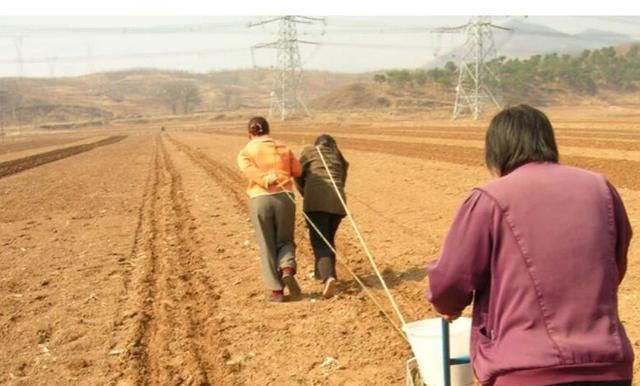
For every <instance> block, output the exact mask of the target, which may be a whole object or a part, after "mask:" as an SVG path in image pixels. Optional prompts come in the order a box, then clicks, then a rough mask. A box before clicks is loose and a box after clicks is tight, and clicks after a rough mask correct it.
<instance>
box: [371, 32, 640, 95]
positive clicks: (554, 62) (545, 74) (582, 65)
mask: <svg viewBox="0 0 640 386" xmlns="http://www.w3.org/2000/svg"><path fill="white" fill-rule="evenodd" d="M489 65H490V66H491V67H493V68H496V69H497V70H498V73H499V75H500V80H501V82H502V87H503V89H505V91H510V92H513V93H526V92H527V91H529V90H531V89H533V88H537V87H540V86H542V85H550V84H554V85H557V86H558V87H561V88H565V89H568V90H570V91H573V92H575V93H578V94H584V95H595V94H596V93H597V92H598V90H600V89H606V90H615V91H623V92H631V91H637V90H638V89H639V87H640V44H636V45H632V46H631V47H630V48H629V49H628V50H627V51H626V53H624V54H623V53H620V52H618V51H617V50H616V49H615V48H614V47H606V48H601V49H596V50H585V51H583V52H582V53H580V54H578V55H568V54H564V55H559V54H557V53H550V54H545V55H533V56H531V57H529V58H526V59H517V58H514V59H508V58H506V57H504V56H502V57H499V58H497V59H495V60H493V61H492V62H490V63H489ZM457 70H458V68H457V66H456V64H455V63H454V62H451V61H449V62H447V63H446V64H445V65H444V66H443V67H442V68H433V69H430V70H391V71H386V72H384V73H378V74H375V75H374V76H373V81H374V82H376V83H379V84H385V83H386V84H389V85H391V86H396V87H408V86H410V87H416V86H423V85H425V84H427V82H434V83H438V84H441V85H443V86H445V87H453V86H455V84H456V82H457V76H458V75H457Z"/></svg>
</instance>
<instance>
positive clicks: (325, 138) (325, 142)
mask: <svg viewBox="0 0 640 386" xmlns="http://www.w3.org/2000/svg"><path fill="white" fill-rule="evenodd" d="M314 145H315V146H324V147H328V148H329V149H331V151H333V152H334V153H335V154H336V155H337V156H338V158H339V159H340V161H342V163H343V164H345V165H349V162H347V160H346V159H345V158H344V156H343V155H342V152H341V151H340V149H338V144H337V143H336V140H335V139H334V138H333V137H332V136H330V135H329V134H322V135H321V136H319V137H318V138H316V141H315V142H314Z"/></svg>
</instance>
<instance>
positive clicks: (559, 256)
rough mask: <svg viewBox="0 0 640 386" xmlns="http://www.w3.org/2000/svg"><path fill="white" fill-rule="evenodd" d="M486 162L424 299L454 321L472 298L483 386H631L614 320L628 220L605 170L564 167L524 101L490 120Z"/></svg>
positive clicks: (627, 350) (544, 124) (628, 354)
mask: <svg viewBox="0 0 640 386" xmlns="http://www.w3.org/2000/svg"><path fill="white" fill-rule="evenodd" d="M485 152H486V163H487V166H488V168H489V169H490V170H491V171H492V172H493V173H494V174H496V175H497V177H498V178H497V179H495V180H493V181H492V182H490V183H488V184H486V185H485V186H483V187H480V188H476V189H474V190H473V191H472V192H471V194H470V195H469V197H467V199H466V200H465V202H464V203H463V204H462V206H461V207H460V209H459V210H458V213H457V215H456V218H455V221H454V223H453V225H452V227H451V229H450V230H449V234H448V235H447V238H446V241H445V243H444V246H443V248H442V252H441V255H440V258H439V259H438V260H437V261H436V262H435V263H433V264H432V265H430V266H429V268H428V275H429V294H428V298H429V301H430V302H431V303H433V305H434V307H435V309H436V310H437V311H438V312H439V313H440V314H442V316H443V317H444V318H445V319H448V320H454V319H456V318H457V317H459V316H460V314H461V312H462V310H463V309H464V308H465V307H466V306H467V305H469V304H470V303H471V301H472V299H473V322H472V331H471V350H470V353H471V361H472V365H473V369H474V372H475V375H476V377H477V378H478V380H479V381H480V382H481V383H482V384H483V385H492V386H515V385H517V386H542V385H545V386H546V385H616V386H618V385H620V386H622V385H631V379H632V374H633V350H632V348H631V345H630V343H629V339H628V338H627V336H626V333H625V330H624V327H623V325H622V323H621V322H620V319H619V317H618V308H617V305H618V299H617V290H618V285H619V284H620V282H621V281H622V278H623V277H624V274H625V271H626V265H627V250H628V247H629V242H630V240H631V226H630V224H629V219H628V217H627V214H626V212H625V209H624V205H623V203H622V200H621V199H620V196H619V195H618V192H617V191H616V189H615V188H614V187H613V186H612V185H611V184H610V183H609V182H608V181H607V180H606V179H605V178H604V177H603V176H601V175H599V174H596V173H593V172H590V171H586V170H582V169H578V168H574V167H569V166H564V165H560V164H559V163H558V150H557V146H556V142H555V138H554V134H553V128H552V127H551V123H550V122H549V120H548V119H547V117H546V116H545V115H544V113H542V112H541V111H539V110H537V109H534V108H532V107H530V106H527V105H520V106H517V107H512V108H508V109H505V110H504V111H502V112H500V113H499V114H498V115H496V116H495V117H494V118H493V120H492V121H491V124H490V125H489V129H488V130H487V136H486V148H485Z"/></svg>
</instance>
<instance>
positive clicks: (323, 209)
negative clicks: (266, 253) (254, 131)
mask: <svg viewBox="0 0 640 386" xmlns="http://www.w3.org/2000/svg"><path fill="white" fill-rule="evenodd" d="M319 151H320V152H322V156H323V157H324V160H325V162H326V164H327V167H328V169H329V171H330V172H331V176H332V177H333V180H334V181H335V183H336V185H337V187H338V191H339V193H340V195H341V196H342V198H343V200H345V202H346V197H345V194H344V187H345V184H346V181H347V169H348V168H349V163H348V162H347V160H346V159H345V158H344V156H343V155H342V153H341V152H340V150H339V149H338V145H337V144H336V141H335V139H333V137H331V136H330V135H327V134H323V135H321V136H319V137H318V138H317V139H316V141H315V144H314V146H311V145H310V146H306V147H305V148H304V149H303V150H302V154H301V155H300V164H301V165H302V174H301V175H300V177H297V178H296V179H295V182H296V186H297V187H298V190H299V191H300V194H301V195H302V196H303V198H304V203H303V210H304V212H305V214H306V215H307V217H308V218H309V219H310V220H311V222H313V224H315V226H316V227H317V228H318V230H320V232H321V233H322V235H323V236H324V238H325V239H326V240H327V241H329V243H331V246H332V247H333V248H334V249H335V235H336V232H337V230H338V227H339V226H340V222H341V221H342V219H343V218H344V216H345V215H346V211H345V209H344V207H343V205H342V203H341V202H340V198H339V197H338V192H336V189H335V188H334V187H333V185H332V183H331V179H330V177H329V174H328V173H327V170H326V168H325V166H324V164H323V162H322V158H321V157H320V154H319V153H318V152H319ZM307 225H308V226H309V238H310V240H311V247H312V248H313V254H314V256H315V270H314V276H315V278H316V279H319V280H321V281H322V282H323V283H324V288H323V291H322V295H323V296H324V297H325V298H327V299H328V298H331V297H332V296H333V295H334V294H335V289H336V284H337V283H336V279H337V277H336V256H335V253H333V251H332V250H331V248H329V247H328V246H327V244H326V243H325V242H324V241H323V240H322V238H321V237H320V235H318V233H317V232H316V230H315V229H313V227H312V226H310V225H309V224H307Z"/></svg>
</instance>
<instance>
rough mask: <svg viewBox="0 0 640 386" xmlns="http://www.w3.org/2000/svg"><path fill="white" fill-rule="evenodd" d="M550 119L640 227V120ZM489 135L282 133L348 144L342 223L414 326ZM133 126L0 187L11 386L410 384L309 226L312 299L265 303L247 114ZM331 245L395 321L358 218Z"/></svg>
mask: <svg viewBox="0 0 640 386" xmlns="http://www.w3.org/2000/svg"><path fill="white" fill-rule="evenodd" d="M554 118H557V119H558V122H559V124H558V125H557V126H558V127H557V133H558V141H559V145H560V152H561V154H562V153H563V150H564V149H566V153H567V155H566V157H563V162H567V163H571V164H575V165H578V166H582V167H586V168H590V169H593V170H596V171H599V172H602V173H604V174H605V175H606V176H607V177H609V178H610V179H611V181H612V182H614V184H616V186H618V187H619V188H620V193H621V194H622V196H623V199H624V200H625V204H626V206H627V210H628V212H629V216H630V217H631V221H632V225H633V226H634V228H635V229H640V172H639V170H640V168H639V167H638V163H639V162H640V149H638V147H637V146H638V144H639V143H640V124H638V123H636V122H638V120H637V119H636V118H637V117H635V116H633V117H627V116H625V117H616V118H614V119H609V118H607V119H604V118H602V119H599V118H598V117H594V118H593V120H585V119H582V117H581V118H580V119H579V120H578V119H575V120H572V115H571V113H570V112H566V111H562V112H559V113H557V116H553V115H552V120H554ZM465 125H467V126H469V127H466V128H465ZM483 125H486V122H479V123H476V122H473V123H469V122H448V121H444V120H440V121H433V122H425V121H420V122H390V123H381V124H373V123H371V122H358V123H352V124H350V123H347V122H340V123H336V122H324V121H308V122H286V124H280V123H279V122H273V132H274V136H275V137H279V138H281V139H283V140H285V141H287V142H289V143H290V144H291V145H292V147H293V149H294V151H295V152H299V151H300V150H301V147H302V145H303V144H304V143H308V142H310V141H312V140H313V139H314V138H315V136H316V135H317V134H319V133H321V132H328V133H332V134H335V136H336V137H337V138H338V140H339V144H340V145H341V146H342V149H343V152H344V154H345V156H346V158H348V160H349V161H350V163H351V165H352V168H351V172H350V177H349V181H348V187H347V196H348V200H349V204H350V208H351V211H352V212H353V214H354V217H355V219H356V221H357V223H358V224H359V226H360V229H361V231H362V234H363V236H364V238H365V240H366V241H367V243H368V245H369V248H370V249H371V250H372V252H373V254H374V256H375V258H376V261H377V263H378V265H379V268H380V270H381V271H382V272H383V275H384V277H385V279H386V281H387V283H388V285H389V287H390V290H391V292H392V293H393V295H394V297H395V298H396V299H397V301H398V304H399V306H400V308H401V310H402V311H403V314H404V316H405V318H406V319H407V321H413V320H417V319H422V318H426V317H432V316H434V313H433V311H432V310H431V308H430V307H429V305H427V304H426V303H425V301H424V290H425V288H426V285H427V283H426V279H425V272H424V266H425V265H426V263H427V262H428V261H430V260H432V259H434V258H435V257H436V256H437V253H438V250H439V246H440V243H441V242H442V239H443V237H444V236H445V234H446V231H447V228H448V226H449V225H450V223H451V221H452V218H453V215H454V213H455V211H456V209H457V207H458V206H459V205H460V203H461V201H462V200H463V199H464V197H465V196H466V195H467V194H468V192H469V190H470V189H471V188H472V187H473V186H476V185H479V184H482V183H484V182H486V181H487V180H488V179H489V178H490V175H489V173H488V172H487V171H486V169H485V168H484V167H483V164H482V162H483V161H482V136H483V133H482V130H483V127H485V126H483ZM118 129H120V128H118ZM122 129H127V130H128V132H127V133H125V134H127V137H126V138H125V139H123V140H121V141H119V142H114V143H110V144H105V145H104V146H100V147H96V148H93V149H91V150H89V151H85V152H81V153H78V154H74V155H70V156H68V157H66V158H63V159H58V160H56V161H55V162H50V163H45V164H41V165H39V166H36V167H32V168H30V169H26V170H22V171H21V172H19V173H16V174H12V175H6V176H4V177H2V178H0V202H1V203H2V205H1V206H0V347H2V352H3V355H1V356H0V384H7V385H69V384H74V385H222V386H224V385H364V384H366V385H401V384H403V382H404V362H405V361H406V360H407V359H408V358H409V357H410V356H411V352H410V349H409V348H408V345H407V344H406V342H405V341H404V340H403V339H402V337H401V336H400V335H399V334H398V333H397V331H396V330H395V329H394V328H393V326H392V325H391V323H390V322H389V321H388V320H387V319H386V318H385V317H384V316H383V315H382V314H381V312H380V311H379V310H378V308H377V307H376V306H375V305H374V303H373V302H372V301H371V300H370V298H369V297H368V296H367V293H365V292H364V291H363V290H362V289H361V288H360V287H359V286H358V284H357V283H356V282H355V281H354V279H353V278H351V277H350V276H349V274H348V272H347V269H346V268H345V267H344V266H342V267H340V268H339V276H340V281H341V283H340V293H339V295H338V296H337V297H336V298H334V299H331V300H329V301H323V300H321V297H320V290H321V287H320V285H319V284H317V283H316V282H315V281H314V280H313V279H312V278H310V277H309V273H310V271H311V270H312V267H313V265H312V254H311V251H310V247H309V243H308V238H307V236H306V229H305V227H304V224H303V222H302V219H301V217H300V216H299V217H298V229H297V232H296V237H297V242H298V245H299V249H298V251H299V253H298V259H299V264H300V275H299V277H300V283H301V286H302V287H303V290H304V292H305V296H304V297H303V299H302V300H299V301H295V302H289V303H284V304H267V303H265V302H264V288H263V285H262V283H261V282H260V279H259V269H258V260H257V258H258V251H257V246H256V244H255V241H254V235H253V231H252V228H251V224H250V223H249V219H248V215H247V208H246V197H245V194H244V184H245V182H244V179H243V178H242V177H241V176H240V175H239V174H238V172H237V168H236V165H235V156H236V154H237V152H238V150H239V149H240V148H241V147H242V146H243V145H244V144H245V142H246V137H245V135H244V132H243V129H244V123H243V122H231V123H229V122H227V123H224V124H218V123H211V124H207V125H204V124H201V125H200V126H192V125H190V124H189V123H185V124H184V125H182V126H180V125H175V127H169V126H167V132H165V133H161V132H159V131H157V130H151V129H149V128H145V127H143V126H140V127H129V128H122ZM119 131H122V130H119ZM125 131H126V130H125ZM77 140H78V137H73V138H71V137H70V138H69V141H64V140H61V142H59V143H57V144H48V145H47V146H48V147H47V148H46V151H50V150H52V149H50V147H51V146H54V147H56V146H57V148H65V147H69V146H71V142H73V141H77ZM97 140H99V139H97ZM443 141H450V142H451V143H450V144H447V143H443ZM460 141H463V142H460ZM36 145H37V141H36V142H34V149H32V150H31V151H32V152H36V153H38V150H37V148H35V146H36ZM29 149H30V148H29V147H28V146H26V145H22V147H21V149H20V151H28V150H29ZM42 149H45V148H44V147H43V148H42ZM1 151H2V146H1V145H0V152H1ZM46 151H44V150H43V151H42V152H41V153H46ZM298 202H300V199H299V197H298ZM338 250H339V252H340V253H341V254H342V262H343V263H344V264H345V265H346V266H348V267H349V268H350V269H352V270H353V271H355V272H356V273H357V275H358V276H359V277H360V278H361V279H362V280H363V281H364V282H365V283H366V284H367V286H369V287H370V288H371V292H372V293H373V294H374V296H375V297H376V298H377V299H379V300H380V302H382V303H383V304H384V307H385V310H386V312H387V313H389V314H392V310H391V308H390V307H389V306H388V304H387V303H386V301H385V299H384V297H383V293H382V290H381V288H380V285H379V284H378V283H377V281H376V278H375V275H374V274H373V271H372V269H371V268H370V267H369V265H368V262H367V259H366V258H365V255H364V253H363V252H362V251H361V250H360V248H359V246H358V244H357V242H356V238H355V236H354V233H353V231H352V230H351V229H350V227H349V224H348V223H347V222H344V223H343V225H342V227H341V229H340V232H339V238H338ZM629 258H630V262H629V272H628V275H627V277H626V279H625V281H624V282H623V285H622V287H621V290H620V314H621V317H622V319H623V321H624V323H625V326H626V327H627V331H628V333H629V336H630V338H631V340H632V342H633V344H634V348H637V347H638V346H639V345H640V321H639V320H640V319H639V318H640V302H639V301H638V300H639V299H640V250H639V248H638V243H637V241H634V243H633V244H632V247H631V251H630V256H629ZM396 323H397V321H396ZM638 369H640V364H638V365H636V371H637V370H638Z"/></svg>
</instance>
